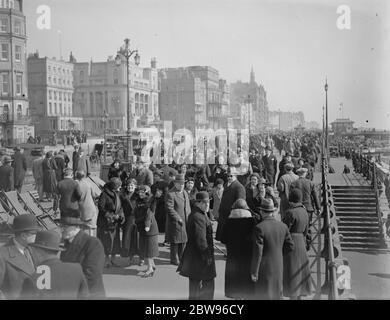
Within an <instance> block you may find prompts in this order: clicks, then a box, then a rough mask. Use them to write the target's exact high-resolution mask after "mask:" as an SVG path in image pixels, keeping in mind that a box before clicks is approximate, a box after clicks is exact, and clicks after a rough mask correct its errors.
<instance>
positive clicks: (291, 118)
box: [269, 110, 305, 131]
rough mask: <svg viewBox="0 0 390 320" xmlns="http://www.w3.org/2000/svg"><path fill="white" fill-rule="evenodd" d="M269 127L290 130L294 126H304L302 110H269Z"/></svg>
mask: <svg viewBox="0 0 390 320" xmlns="http://www.w3.org/2000/svg"><path fill="white" fill-rule="evenodd" d="M269 119H270V128H271V129H275V130H282V131H292V130H294V128H296V127H304V126H305V115H304V114H303V112H302V111H298V112H290V111H287V112H286V111H280V110H279V111H270V112H269Z"/></svg>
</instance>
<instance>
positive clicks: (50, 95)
mask: <svg viewBox="0 0 390 320" xmlns="http://www.w3.org/2000/svg"><path fill="white" fill-rule="evenodd" d="M51 97H52V94H51V90H49V99H51Z"/></svg>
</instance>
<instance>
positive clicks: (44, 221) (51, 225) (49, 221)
mask: <svg viewBox="0 0 390 320" xmlns="http://www.w3.org/2000/svg"><path fill="white" fill-rule="evenodd" d="M19 196H20V199H21V201H22V202H23V204H24V205H25V206H26V207H27V209H28V210H29V211H30V213H32V214H33V215H35V216H36V217H37V219H38V221H39V222H40V223H41V225H42V226H43V227H45V228H46V229H47V230H56V229H58V228H59V227H58V225H57V224H56V222H55V221H54V218H53V217H52V216H51V215H50V214H49V213H48V212H47V211H46V210H45V209H44V208H43V207H42V206H41V205H40V204H39V202H37V201H36V200H35V199H34V197H33V196H32V195H31V194H30V193H29V192H25V193H20V194H19Z"/></svg>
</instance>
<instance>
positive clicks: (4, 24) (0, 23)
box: [0, 19, 8, 33]
mask: <svg viewBox="0 0 390 320" xmlns="http://www.w3.org/2000/svg"><path fill="white" fill-rule="evenodd" d="M0 32H5V33H6V32H8V19H1V20H0Z"/></svg>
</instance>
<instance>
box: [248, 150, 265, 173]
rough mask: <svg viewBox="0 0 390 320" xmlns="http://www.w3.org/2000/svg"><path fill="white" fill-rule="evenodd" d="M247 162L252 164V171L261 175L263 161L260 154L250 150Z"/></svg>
mask: <svg viewBox="0 0 390 320" xmlns="http://www.w3.org/2000/svg"><path fill="white" fill-rule="evenodd" d="M249 162H250V164H251V166H252V170H253V172H254V173H257V174H258V175H259V176H260V177H262V176H263V171H264V163H263V160H262V159H261V157H260V155H259V154H257V153H256V151H255V150H252V152H251V154H250V155H249Z"/></svg>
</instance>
